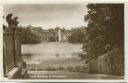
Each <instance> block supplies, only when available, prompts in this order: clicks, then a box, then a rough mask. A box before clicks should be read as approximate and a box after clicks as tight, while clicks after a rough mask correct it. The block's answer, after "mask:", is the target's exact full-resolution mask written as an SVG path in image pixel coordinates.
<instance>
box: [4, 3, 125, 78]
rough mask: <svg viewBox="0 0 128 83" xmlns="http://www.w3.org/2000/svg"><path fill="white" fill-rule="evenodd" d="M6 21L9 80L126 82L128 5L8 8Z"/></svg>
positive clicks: (98, 4)
mask: <svg viewBox="0 0 128 83" xmlns="http://www.w3.org/2000/svg"><path fill="white" fill-rule="evenodd" d="M2 20H3V24H2V26H3V77H4V78H5V79H21V80H23V79H25V80H32V79H34V80H48V79H55V80H88V79H89V80H92V79H96V80H123V79H124V75H125V60H124V59H125V58H124V57H125V53H124V52H125V51H124V49H125V48H124V3H87V2H82V3H71V2H70V3H68V2H67V3H40V4H39V3H32V4H29V3H27V4H4V5H3V16H2Z"/></svg>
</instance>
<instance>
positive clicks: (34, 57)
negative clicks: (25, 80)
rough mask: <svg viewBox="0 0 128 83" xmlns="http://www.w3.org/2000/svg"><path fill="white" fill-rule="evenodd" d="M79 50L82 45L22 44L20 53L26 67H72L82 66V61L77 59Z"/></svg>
mask: <svg viewBox="0 0 128 83" xmlns="http://www.w3.org/2000/svg"><path fill="white" fill-rule="evenodd" d="M81 48H82V44H72V43H68V42H42V43H41V44H23V45H22V48H21V52H22V56H23V60H24V61H26V63H27V65H28V66H29V65H33V67H34V66H37V65H38V66H40V67H41V66H42V67H48V66H70V65H71V66H73V65H83V64H84V61H81V60H80V57H78V55H79V53H81V52H82V49H81Z"/></svg>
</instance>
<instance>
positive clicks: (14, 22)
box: [6, 13, 19, 27]
mask: <svg viewBox="0 0 128 83" xmlns="http://www.w3.org/2000/svg"><path fill="white" fill-rule="evenodd" d="M12 16H13V14H12V13H10V14H8V15H7V16H6V21H7V23H8V26H9V27H17V26H18V24H19V21H18V17H12Z"/></svg>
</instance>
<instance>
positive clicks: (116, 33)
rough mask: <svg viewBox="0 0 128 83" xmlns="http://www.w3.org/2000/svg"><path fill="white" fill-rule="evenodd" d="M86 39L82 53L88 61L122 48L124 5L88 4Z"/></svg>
mask: <svg viewBox="0 0 128 83" xmlns="http://www.w3.org/2000/svg"><path fill="white" fill-rule="evenodd" d="M87 8H88V14H87V15H86V16H85V21H87V22H88V27H87V28H88V29H87V38H86V39H85V40H84V41H86V42H85V43H86V44H84V45H83V51H86V52H87V55H88V56H89V58H90V59H92V58H97V57H98V56H100V55H102V54H104V53H106V52H108V51H109V50H112V49H114V48H115V47H116V48H119V49H121V50H123V46H124V5H123V4H88V5H87Z"/></svg>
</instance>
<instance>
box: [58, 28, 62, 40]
mask: <svg viewBox="0 0 128 83" xmlns="http://www.w3.org/2000/svg"><path fill="white" fill-rule="evenodd" d="M58 40H59V42H60V41H62V38H61V30H60V29H59V30H58Z"/></svg>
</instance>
